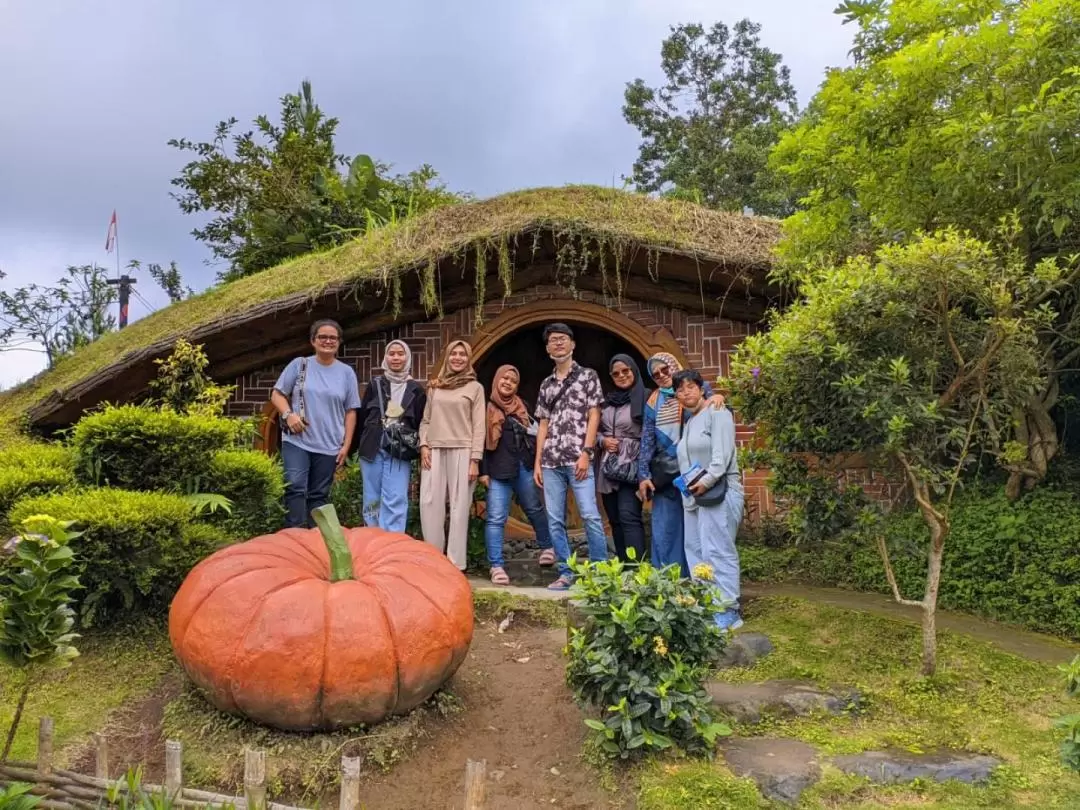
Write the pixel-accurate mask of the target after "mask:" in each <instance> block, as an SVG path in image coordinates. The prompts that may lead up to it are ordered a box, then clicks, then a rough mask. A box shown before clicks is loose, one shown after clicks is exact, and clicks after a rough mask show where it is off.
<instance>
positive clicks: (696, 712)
mask: <svg viewBox="0 0 1080 810" xmlns="http://www.w3.org/2000/svg"><path fill="white" fill-rule="evenodd" d="M571 568H572V569H573V570H574V573H575V574H576V575H577V577H578V579H577V581H576V583H575V585H574V596H575V598H578V599H580V600H581V610H582V612H583V613H584V614H585V616H586V617H587V619H586V622H585V626H584V628H582V629H577V630H574V631H573V633H572V635H571V638H570V643H569V645H567V649H568V653H569V658H570V660H569V663H568V664H567V667H566V680H567V683H568V684H569V685H570V686H571V687H572V688H573V690H574V696H575V698H576V699H577V700H578V702H579V703H580V704H582V705H592V706H594V707H597V708H601V709H603V710H605V711H606V712H607V717H606V718H605V719H604V720H595V719H591V718H590V719H588V720H586V721H585V722H586V724H587V725H588V726H589V728H591V729H593V730H594V731H595V732H596V737H597V739H598V740H599V743H600V747H601V749H602V750H603V751H605V752H606V753H608V754H609V755H611V756H618V757H623V758H626V757H629V756H631V755H634V754H642V753H646V752H648V751H649V750H652V749H663V748H669V747H671V746H672V745H679V746H681V747H683V748H684V749H686V750H689V751H702V750H711V749H712V746H713V745H714V744H715V741H716V738H717V737H718V736H720V735H723V734H730V733H731V732H730V729H728V728H727V727H726V726H724V725H723V724H721V723H714V722H713V720H712V716H711V715H710V713H709V706H708V703H709V697H708V695H707V693H706V692H705V689H704V688H703V686H702V683H703V681H704V680H705V678H706V677H707V676H708V674H709V672H710V669H711V666H712V665H713V664H714V663H715V661H716V657H717V656H718V655H719V654H720V653H721V652H723V649H724V646H725V644H724V642H725V638H726V636H724V634H723V633H722V632H721V631H720V630H719V629H718V628H717V626H716V623H715V621H714V617H715V616H716V614H717V613H719V612H721V611H722V610H723V609H724V608H725V605H723V604H722V603H721V602H720V601H719V599H718V598H717V597H716V596H715V595H714V594H715V593H716V592H715V591H714V590H713V589H712V588H710V587H707V586H705V585H703V584H701V583H700V582H697V581H688V580H681V579H680V578H679V571H678V568H677V567H675V566H670V567H668V568H666V569H663V570H659V569H656V568H654V567H653V566H651V565H649V564H648V563H642V564H641V565H640V566H638V567H637V568H627V567H626V566H624V565H623V563H622V562H620V561H619V560H618V559H613V560H609V561H607V562H600V563H594V564H589V563H579V562H577V561H576V560H572V561H571Z"/></svg>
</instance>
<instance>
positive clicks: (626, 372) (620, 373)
mask: <svg viewBox="0 0 1080 810" xmlns="http://www.w3.org/2000/svg"><path fill="white" fill-rule="evenodd" d="M633 376H634V372H633V371H631V370H630V369H628V368H622V369H616V370H615V371H613V372H611V379H613V380H618V379H621V378H622V377H633Z"/></svg>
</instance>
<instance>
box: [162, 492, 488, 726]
mask: <svg viewBox="0 0 1080 810" xmlns="http://www.w3.org/2000/svg"><path fill="white" fill-rule="evenodd" d="M313 516H314V517H315V520H316V524H317V525H318V527H319V528H318V530H315V529H286V530H284V531H281V532H278V533H277V534H272V535H267V536H265V537H256V538H255V539H254V540H249V541H247V542H246V543H240V544H239V545H235V546H230V547H228V548H225V549H222V550H221V551H218V552H216V553H215V554H213V555H211V556H210V557H208V558H206V559H205V560H203V561H202V562H201V563H199V564H198V565H197V566H195V568H193V569H192V571H191V573H190V574H189V575H188V577H187V579H186V580H184V584H183V585H182V586H181V587H180V590H179V591H178V592H177V594H176V598H175V599H173V603H172V607H171V609H170V611H169V637H170V638H171V640H172V645H173V650H174V651H175V652H176V657H177V658H179V659H180V663H181V664H183V666H184V669H185V670H186V671H187V673H188V675H189V676H190V677H191V679H192V680H193V681H194V682H195V683H196V684H197V685H198V686H199V687H200V688H202V689H203V690H204V691H205V692H206V694H207V696H208V697H209V699H210V701H211V702H212V703H213V704H214V705H215V706H217V707H218V708H219V709H221V710H223V711H227V712H232V713H238V714H243V715H246V716H247V717H249V718H251V719H252V720H255V721H256V722H259V723H264V724H266V725H270V726H275V727H277V728H281V729H287V730H291V731H300V730H314V729H332V728H341V727H343V726H352V725H357V724H359V723H375V722H377V721H379V720H382V719H383V718H385V717H387V716H388V715H391V714H401V713H403V712H407V711H409V710H410V709H412V708H414V707H416V706H418V705H419V704H420V703H422V702H423V701H425V700H426V699H427V698H428V697H430V696H431V695H432V694H433V693H434V692H435V690H436V689H438V688H439V687H440V686H441V685H442V684H443V683H444V682H445V681H446V680H447V678H449V677H450V676H451V675H452V674H453V673H454V671H455V670H456V669H457V668H458V666H459V665H460V664H461V662H462V661H463V660H464V659H465V655H466V653H467V652H468V650H469V643H470V642H471V641H472V633H473V611H472V593H471V590H470V588H469V584H468V582H467V581H466V580H465V577H463V576H462V575H461V573H460V572H459V571H458V570H457V568H455V567H454V565H453V564H452V563H450V562H449V561H448V560H447V559H446V558H445V557H443V556H442V555H441V554H439V553H438V552H437V551H436V550H435V549H434V548H432V547H431V546H430V545H428V544H426V543H421V542H417V541H416V540H413V539H412V538H411V537H408V536H406V535H403V534H394V533H390V532H384V531H382V530H380V529H342V528H341V526H340V524H339V523H338V520H337V515H336V513H335V512H334V508H333V507H332V506H326V507H320V509H316V510H315V512H314V513H313Z"/></svg>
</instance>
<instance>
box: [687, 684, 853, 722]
mask: <svg viewBox="0 0 1080 810" xmlns="http://www.w3.org/2000/svg"><path fill="white" fill-rule="evenodd" d="M705 688H706V689H707V690H708V692H709V695H710V696H711V697H712V699H713V703H714V704H715V705H716V706H717V707H718V708H719V709H721V710H722V711H724V712H726V713H727V714H729V715H730V716H731V717H733V718H734V719H735V720H737V721H739V722H741V723H757V722H760V721H761V717H762V715H763V714H773V715H796V716H799V717H803V716H806V715H810V714H814V713H815V712H825V713H827V714H843V713H844V712H846V711H851V710H857V709H858V707H859V702H860V700H861V697H862V696H861V694H860V693H859V691H858V690H857V689H841V690H834V691H826V690H824V689H822V688H820V687H819V686H817V685H815V684H812V683H805V682H803V681H764V682H762V683H724V682H722V681H711V682H710V683H708V684H707V685H706V687H705Z"/></svg>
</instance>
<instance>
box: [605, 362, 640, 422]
mask: <svg viewBox="0 0 1080 810" xmlns="http://www.w3.org/2000/svg"><path fill="white" fill-rule="evenodd" d="M616 363H623V364H624V365H625V366H626V367H627V368H628V369H630V371H631V373H632V374H633V375H634V384H633V385H632V386H630V387H629V388H615V389H614V390H613V391H611V392H610V393H609V394H608V395H607V397H605V400H604V401H605V402H606V403H607V404H608V405H611V406H612V407H614V408H621V407H623V406H624V405H629V406H630V418H631V419H633V420H634V421H635V422H637V423H639V424H640V423H641V419H642V416H643V415H644V414H645V383H644V381H642V379H641V369H639V368H638V364H637V363H635V362H634V359H633V358H632V357H630V356H629V355H627V354H617V355H615V356H614V357H612V358H611V362H609V363H608V373H609V374H610V373H611V370H612V369H613V368H615V364H616Z"/></svg>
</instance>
